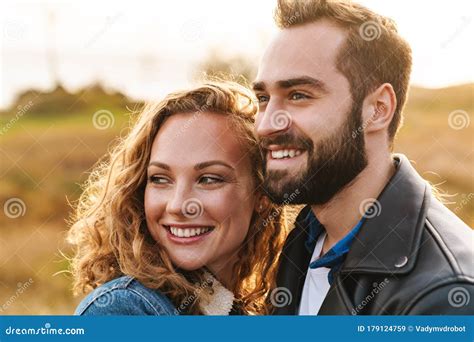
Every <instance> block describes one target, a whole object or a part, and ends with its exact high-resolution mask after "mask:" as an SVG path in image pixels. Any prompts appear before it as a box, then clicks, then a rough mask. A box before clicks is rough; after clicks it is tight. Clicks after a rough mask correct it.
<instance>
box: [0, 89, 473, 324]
mask: <svg viewBox="0 0 474 342" xmlns="http://www.w3.org/2000/svg"><path fill="white" fill-rule="evenodd" d="M473 95H474V84H469V85H463V86H459V87H452V88H445V89H437V90H428V89H420V88H412V89H411V91H410V98H409V103H408V106H407V108H406V110H405V123H404V127H403V129H402V131H401V133H400V134H399V136H398V139H397V142H396V147H395V151H396V152H401V153H404V154H406V155H407V156H408V157H409V159H410V160H412V161H413V162H414V164H415V166H416V168H417V170H418V171H419V172H420V173H421V174H422V175H423V176H424V177H425V178H426V179H428V180H429V181H430V182H431V183H433V184H437V186H438V188H439V189H440V190H442V191H443V192H444V193H446V194H449V195H451V196H449V197H448V199H449V201H450V203H449V204H448V207H449V208H450V209H451V210H452V211H454V212H456V214H457V215H458V216H460V217H461V218H462V219H463V220H464V221H465V222H466V223H467V224H468V225H470V226H471V227H472V225H473V221H474V218H473V217H474V216H473V213H474V201H473V199H474V182H473V180H474V179H473V172H472V171H473V170H474V156H473V150H474V149H473V142H474V140H473V137H474V134H473V133H474V131H473V125H472V124H470V123H469V122H466V123H464V124H463V123H462V122H461V126H459V125H460V124H459V123H458V121H456V122H455V123H454V124H453V122H451V121H452V120H451V121H450V120H449V118H450V113H453V112H454V111H460V110H462V111H464V113H474V103H473ZM139 106H140V104H139V103H134V102H131V101H129V100H127V99H126V98H125V97H123V96H122V95H121V94H117V93H114V94H111V93H107V92H105V91H104V90H103V89H102V88H100V87H99V86H94V87H91V88H88V89H86V90H84V91H82V92H80V93H78V94H69V93H67V92H66V91H65V90H64V89H62V88H58V89H56V90H55V91H54V92H52V93H49V94H40V93H36V92H34V91H30V92H27V93H25V94H23V96H22V97H21V98H20V99H19V101H18V103H17V104H16V105H15V106H14V107H13V108H12V109H11V110H9V111H6V112H3V113H1V114H0V130H1V131H0V155H1V163H0V175H1V176H0V179H1V187H0V203H1V205H2V206H5V205H6V203H7V201H8V200H9V199H12V198H19V199H20V200H21V201H23V202H24V204H25V211H24V212H23V215H20V216H19V217H16V218H14V217H11V216H12V215H6V214H5V208H4V210H3V211H2V214H1V215H0V315H4V314H8V315H12V314H72V312H73V310H74V308H75V306H76V304H77V303H78V301H79V300H80V298H73V297H72V294H71V291H70V288H71V279H70V276H69V275H68V274H67V273H65V272H62V271H64V270H66V269H67V267H68V265H67V261H66V260H65V259H64V258H63V257H62V256H61V253H60V251H63V252H65V253H66V254H67V253H68V252H69V249H68V246H67V245H66V243H65V241H64V236H65V232H66V230H67V225H66V219H67V218H68V216H69V214H70V206H69V204H68V203H69V202H74V201H75V200H77V198H78V196H79V194H80V184H81V183H82V182H83V181H84V180H85V179H86V177H87V172H88V171H90V169H91V167H92V166H93V165H94V163H95V162H96V161H97V160H98V159H99V158H100V157H101V156H102V155H103V154H104V153H105V152H106V151H107V149H108V148H110V146H111V143H112V142H113V140H114V138H115V137H116V136H118V135H120V134H123V133H124V132H125V130H124V128H125V127H126V126H127V123H128V120H129V113H130V111H131V110H137V109H138V108H139ZM101 110H102V111H103V110H106V111H108V112H110V113H112V115H113V121H114V122H113V125H111V126H110V127H108V128H105V129H99V128H97V127H96V126H97V125H96V126H94V123H93V115H94V113H97V112H98V111H101ZM462 117H464V118H466V119H468V120H469V116H464V114H462V113H461V119H462ZM451 119H452V118H451ZM450 122H451V125H450ZM106 126H107V123H106ZM453 127H454V128H453ZM460 127H461V128H460ZM459 128H460V129H459ZM9 216H10V217H9ZM13 216H16V215H13ZM58 272H59V273H58Z"/></svg>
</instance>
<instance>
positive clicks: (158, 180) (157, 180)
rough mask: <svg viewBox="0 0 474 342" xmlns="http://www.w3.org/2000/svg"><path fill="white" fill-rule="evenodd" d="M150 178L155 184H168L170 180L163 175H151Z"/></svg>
mask: <svg viewBox="0 0 474 342" xmlns="http://www.w3.org/2000/svg"><path fill="white" fill-rule="evenodd" d="M148 180H149V181H150V183H153V184H167V183H168V182H169V181H168V179H167V178H165V177H161V176H150V177H149V178H148Z"/></svg>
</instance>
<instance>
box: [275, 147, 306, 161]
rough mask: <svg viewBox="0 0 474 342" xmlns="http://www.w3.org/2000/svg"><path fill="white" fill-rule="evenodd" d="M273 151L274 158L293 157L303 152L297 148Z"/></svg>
mask: <svg viewBox="0 0 474 342" xmlns="http://www.w3.org/2000/svg"><path fill="white" fill-rule="evenodd" d="M271 152H272V158H273V159H283V158H293V157H297V156H299V155H300V154H301V153H303V152H302V151H301V150H295V149H288V150H278V151H271Z"/></svg>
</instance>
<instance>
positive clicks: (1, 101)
mask: <svg viewBox="0 0 474 342" xmlns="http://www.w3.org/2000/svg"><path fill="white" fill-rule="evenodd" d="M359 2H360V3H362V4H364V5H366V6H368V7H369V8H372V9H373V10H375V11H377V12H380V13H382V14H385V15H387V16H390V17H391V18H393V19H395V21H396V22H397V24H398V27H399V30H400V32H401V34H402V35H403V36H404V37H405V38H406V39H407V40H408V41H409V43H410V44H411V46H412V48H413V52H414V69H413V74H412V83H413V84H416V85H420V86H424V87H444V86H449V85H454V84H459V83H466V82H473V81H474V67H473V62H472V61H473V55H474V44H473V40H474V39H473V38H474V34H473V33H474V28H473V27H474V23H473V15H474V11H473V9H474V6H473V4H474V2H473V1H472V0H452V1H449V2H447V1H433V0H431V1H430V0H416V1H388V0H362V1H359ZM274 5H275V1H274V0H239V1H222V0H221V1H218V0H195V1H193V0H173V1H140V0H133V1H130V0H129V1H100V0H95V1H92V0H82V1H46V0H45V1H21V0H20V1H13V0H7V1H5V0H0V29H1V30H2V31H1V34H2V39H1V53H0V58H1V60H0V73H1V83H0V87H1V88H0V108H5V107H6V106H8V105H10V104H11V103H12V101H13V99H14V96H15V95H16V94H17V93H18V92H19V91H23V90H25V89H28V88H31V87H35V88H39V89H49V88H51V87H52V85H53V80H54V79H55V78H56V79H59V80H60V81H61V83H63V84H64V85H65V86H66V87H67V88H68V89H70V90H75V89H77V88H79V87H82V86H85V85H88V84H90V83H91V82H94V81H100V82H102V83H103V84H104V85H105V86H107V87H110V88H111V89H118V90H120V91H123V92H125V93H126V94H128V95H129V96H132V97H134V98H141V99H143V98H146V99H157V98H159V97H160V96H162V95H163V94H164V93H166V92H168V91H170V90H173V89H175V88H179V87H182V86H185V85H186V84H187V83H189V82H190V81H191V80H192V77H191V76H192V75H193V72H194V70H195V68H196V66H197V65H198V64H199V63H200V62H202V60H203V59H205V58H206V56H207V55H208V54H209V53H210V51H211V50H213V49H216V50H217V51H219V52H220V53H221V54H222V55H223V56H224V57H226V56H229V57H231V56H233V55H245V56H248V57H249V58H251V60H252V61H255V63H258V59H259V57H260V55H261V54H262V52H263V50H264V48H265V45H266V44H267V43H268V41H269V39H270V38H271V35H272V34H273V33H274V32H275V31H276V28H275V25H274V23H273V18H272V14H273V8H274Z"/></svg>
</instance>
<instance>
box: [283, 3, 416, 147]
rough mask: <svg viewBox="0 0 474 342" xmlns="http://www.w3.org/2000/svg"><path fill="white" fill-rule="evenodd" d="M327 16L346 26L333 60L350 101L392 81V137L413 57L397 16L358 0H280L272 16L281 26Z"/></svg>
mask: <svg viewBox="0 0 474 342" xmlns="http://www.w3.org/2000/svg"><path fill="white" fill-rule="evenodd" d="M321 19H327V20H330V21H332V22H334V23H336V24H337V25H338V26H340V27H342V28H344V29H346V30H347V32H348V36H347V40H346V42H345V44H344V45H343V46H342V47H341V50H340V51H339V54H338V57H337V61H336V65H337V68H338V70H339V71H340V72H341V73H342V74H343V75H344V76H345V77H346V78H347V79H348V80H349V83H350V86H351V93H352V97H353V100H354V101H358V102H359V103H362V101H363V100H364V99H365V97H366V96H367V95H368V94H369V93H370V92H372V91H374V90H375V89H377V87H379V86H380V85H382V84H383V83H390V84H391V85H392V87H393V89H394V91H395V94H396V97H397V107H396V109H395V113H394V115H393V119H392V121H391V123H390V126H389V128H388V135H389V140H390V142H393V140H394V137H395V135H396V133H397V130H398V128H399V127H400V125H401V123H402V109H403V106H404V104H405V101H406V98H407V91H408V83H409V79H410V73H411V65H412V57H411V48H410V46H409V45H408V43H407V42H406V41H405V40H404V39H403V38H402V37H401V36H400V35H399V34H398V31H397V27H396V25H395V22H394V21H393V20H391V19H389V18H386V17H384V16H382V15H379V14H377V13H374V12H372V11H371V10H369V9H367V8H365V7H364V6H361V5H359V4H356V3H352V2H349V1H343V0H278V5H277V8H276V11H275V21H276V23H277V25H278V27H279V28H282V29H285V28H289V27H292V26H299V25H304V24H308V23H313V22H316V21H318V20H321Z"/></svg>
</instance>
